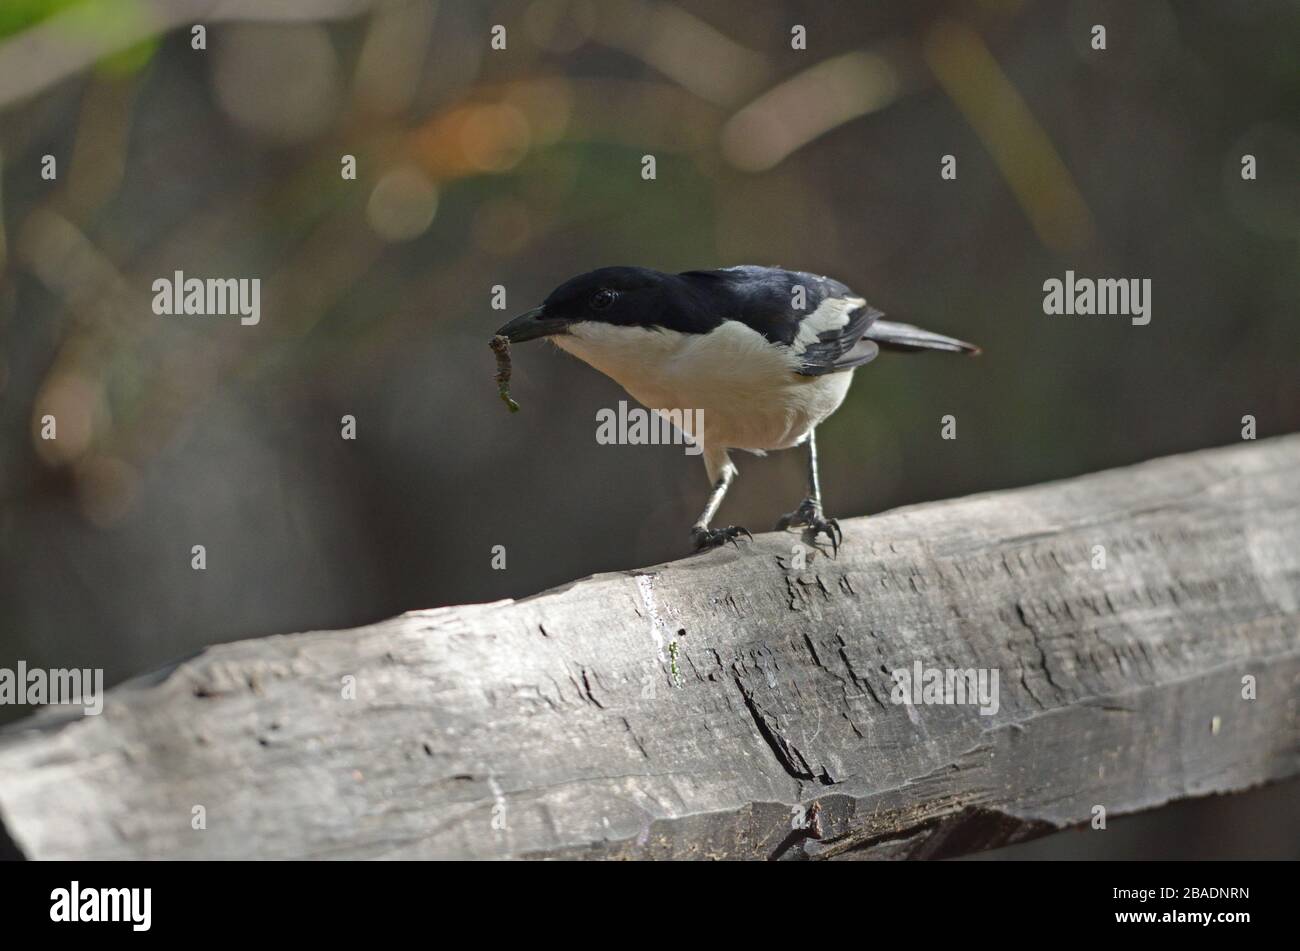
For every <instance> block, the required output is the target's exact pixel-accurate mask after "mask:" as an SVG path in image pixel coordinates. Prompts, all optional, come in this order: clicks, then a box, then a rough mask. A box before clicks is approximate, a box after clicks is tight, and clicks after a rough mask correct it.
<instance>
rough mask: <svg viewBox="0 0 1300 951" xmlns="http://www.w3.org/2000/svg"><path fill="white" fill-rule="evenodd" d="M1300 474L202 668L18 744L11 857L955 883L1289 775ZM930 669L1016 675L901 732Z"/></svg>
mask: <svg viewBox="0 0 1300 951" xmlns="http://www.w3.org/2000/svg"><path fill="white" fill-rule="evenodd" d="M1297 467H1300V436H1289V437H1284V438H1279V439H1274V440H1270V441H1266V442H1262V443H1256V444H1246V445H1242V446H1238V447H1233V448H1227V449H1218V450H1208V451H1204V452H1199V453H1193V454H1190V455H1185V456H1176V457H1171V458H1167V459H1160V460H1156V461H1153V462H1148V463H1145V464H1143V465H1139V466H1134V467H1131V468H1127V469H1120V470H1114V471H1111V472H1104V473H1099V474H1096V475H1090V476H1085V477H1083V478H1079V479H1073V480H1070V481H1064V482H1056V483H1051V484H1047V485H1041V486H1035V487H1030V488H1026V489H1020V490H1016V491H1010V492H999V493H990V494H986V495H980V496H974V497H971V498H967V499H960V500H956V501H950V502H939V503H934V504H928V505H919V506H913V507H910V508H906V509H902V510H899V511H897V512H893V513H890V514H886V515H883V516H878V517H874V518H871V519H869V520H855V521H853V522H851V523H846V524H845V534H846V545H845V546H844V547H843V548H842V549H841V550H840V552H839V557H838V558H836V559H824V558H822V557H820V556H816V555H814V556H812V557H814V558H815V560H814V561H811V562H810V564H809V567H807V568H796V567H793V566H791V565H790V564H789V561H790V554H791V542H792V538H791V537H790V536H787V535H783V534H774V535H766V536H761V537H759V538H758V539H756V540H755V541H754V543H753V544H752V545H750V546H747V547H746V548H744V549H743V550H740V551H719V552H714V553H712V554H709V555H706V556H703V557H699V558H692V559H689V560H686V561H682V562H678V563H675V564H668V565H660V566H657V567H655V568H652V569H646V570H643V571H633V572H618V573H610V574H605V575H598V576H595V577H592V578H588V579H585V580H582V581H578V582H575V583H574V584H571V585H568V586H566V587H563V588H559V589H556V590H553V591H551V592H548V593H546V594H543V595H540V596H537V597H533V598H528V599H525V600H523V601H518V602H513V601H506V602H499V603H496V604H483V605H470V606H462V607H451V608H443V609H439V610H435V611H421V612H413V613H409V614H406V615H403V616H401V617H399V618H395V619H393V620H390V621H386V622H383V623H380V624H375V625H372V626H370V627H367V628H364V629H361V630H356V631H336V632H327V633H313V634H297V635H291V636H288V637H272V638H266V639H263V640H254V641H245V642H242V643H236V644H230V645H226V646H223V647H217V648H212V649H209V650H208V651H206V652H204V653H203V654H201V655H200V656H198V657H196V658H193V659H191V660H188V661H185V662H184V663H182V664H180V665H178V666H177V667H175V668H174V669H171V670H169V671H166V672H162V673H160V674H158V675H155V676H152V677H148V678H143V679H141V680H140V681H138V682H136V683H134V684H129V685H126V686H124V687H121V688H119V689H117V690H115V691H112V692H111V693H110V694H109V696H108V698H107V702H106V705H105V708H104V712H103V714H102V715H101V716H97V717H84V718H82V717H77V718H75V719H69V718H68V717H67V716H66V715H60V714H59V713H58V712H56V711H46V713H45V714H44V715H38V716H37V717H35V718H33V719H32V720H29V721H27V722H25V723H23V724H19V725H18V727H17V728H15V729H14V730H13V731H11V732H10V733H9V734H8V735H7V737H6V739H5V741H4V742H3V743H0V826H2V828H0V851H3V849H4V847H5V846H4V843H5V842H8V843H10V844H11V845H10V847H11V848H12V849H14V850H16V851H18V852H19V853H20V854H22V855H25V856H27V857H31V858H46V859H50V858H86V857H89V858H145V857H148V858H202V857H223V858H227V857H241V858H253V857H256V858H305V857H325V856H330V857H397V858H414V857H453V856H454V857H565V856H569V857H574V856H577V857H654V858H658V857H672V858H686V857H719V858H779V857H807V858H831V857H837V856H846V855H847V856H851V857H901V856H924V857H937V856H944V855H953V854H961V853H967V852H972V851H976V850H979V849H984V848H990V847H993V846H997V845H1001V844H1004V843H1007V842H1011V841H1018V840H1021V839H1025V838H1029V837H1032V836H1036V835H1041V834H1043V833H1046V832H1050V831H1053V830H1056V829H1060V828H1064V827H1067V826H1071V825H1078V824H1083V823H1086V822H1088V821H1089V820H1093V819H1095V818H1096V816H1097V814H1098V813H1097V811H1096V810H1097V807H1098V806H1100V807H1102V808H1104V810H1105V813H1106V815H1107V817H1114V816H1117V815H1121V814H1124V813H1129V812H1134V811H1137V810H1140V809H1147V808H1151V807H1154V806H1158V805H1162V804H1164V803H1166V802H1169V801H1171V800H1175V799H1180V798H1186V797H1188V796H1200V795H1207V794H1211V793H1224V792H1233V791H1238V790H1243V789H1246V788H1248V787H1251V786H1253V785H1256V784H1258V783H1262V782H1266V781H1270V780H1277V779H1282V778H1284V777H1288V776H1293V775H1296V774H1297V773H1298V772H1300V748H1298V747H1297V746H1296V742H1295V738H1296V735H1297V730H1296V727H1297V723H1296V705H1295V686H1296V683H1297V679H1298V678H1300V641H1298V640H1297V630H1300V597H1298V596H1297V592H1298V591H1300V481H1297V480H1296V479H1295V475H1294V474H1295V471H1296V469H1297ZM1096 546H1104V548H1105V557H1106V559H1107V561H1106V562H1105V563H1104V565H1103V566H1102V567H1100V568H1099V567H1098V564H1097V561H1096V559H1097V557H1098V556H1097V553H1096ZM917 664H919V665H922V666H923V667H924V668H925V669H927V670H936V669H937V670H944V669H954V668H955V669H959V670H965V669H971V670H976V669H982V670H984V671H986V672H988V673H992V672H997V673H998V674H999V675H1000V679H999V683H1000V690H998V691H997V695H996V696H997V703H996V709H995V710H993V711H992V712H991V713H990V714H989V715H981V714H980V712H978V710H977V707H976V705H974V704H969V705H968V704H962V703H956V704H954V703H952V702H951V701H949V702H948V703H947V704H944V703H937V704H934V703H913V704H900V703H896V702H892V697H891V693H892V692H893V688H894V684H895V681H894V678H893V676H891V672H893V671H898V670H907V671H911V670H913V669H914V665H917ZM1247 680H1249V681H1250V682H1251V683H1252V684H1253V685H1254V690H1255V692H1254V693H1252V694H1251V695H1250V696H1249V697H1247V696H1246V695H1245V692H1244V688H1243V684H1245V683H1246V682H1247ZM195 804H202V805H203V806H204V808H205V810H206V816H207V823H208V825H207V826H206V827H205V830H203V831H195V830H194V829H192V827H191V824H190V821H191V817H192V815H193V810H194V808H195ZM792 816H793V817H794V818H795V819H796V822H795V823H794V824H793V825H792ZM800 818H802V820H803V821H802V822H799V821H797V820H799V819H800Z"/></svg>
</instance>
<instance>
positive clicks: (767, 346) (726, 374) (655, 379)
mask: <svg viewBox="0 0 1300 951" xmlns="http://www.w3.org/2000/svg"><path fill="white" fill-rule="evenodd" d="M814 316H815V314H814V315H809V321H811V320H812V318H813V317H814ZM839 316H840V315H838V314H837V315H834V317H835V318H839ZM827 317H828V318H831V315H829V314H828V315H827ZM844 319H847V317H845V318H844ZM821 329H826V328H824V327H823V328H821ZM550 339H551V340H552V341H553V342H554V343H555V344H556V345H557V346H559V347H561V348H563V349H564V350H566V351H568V352H569V353H572V354H573V355H574V356H576V357H578V358H579V359H581V360H583V361H584V362H586V363H588V364H590V365H591V366H593V367H595V368H596V369H597V370H599V371H600V372H602V373H604V374H605V375H606V376H608V377H610V378H611V379H613V380H614V381H615V382H617V383H619V384H620V385H622V387H623V388H624V389H625V390H627V391H628V393H630V394H631V395H632V396H633V397H634V398H635V399H636V400H637V401H639V402H640V403H642V404H644V405H645V406H647V407H649V408H650V409H661V410H670V409H679V410H696V409H699V410H703V420H704V433H703V442H704V444H705V445H706V446H711V447H714V448H717V449H748V450H753V451H762V450H766V449H786V448H788V447H790V446H794V445H796V444H798V443H799V442H802V441H803V439H804V438H805V437H806V436H807V434H808V432H809V431H810V430H811V429H812V428H813V427H814V426H816V425H817V424H818V423H820V422H821V421H822V420H823V419H825V418H826V417H827V416H829V415H830V414H831V413H833V412H835V410H836V409H837V408H839V405H840V403H842V402H843V401H844V396H845V394H846V393H847V392H848V388H849V383H850V382H851V378H852V375H853V374H852V372H851V371H849V372H841V373H827V374H825V375H822V376H801V375H800V374H798V373H796V372H795V370H796V368H797V367H798V366H799V365H800V360H799V358H798V356H797V352H796V351H795V350H794V349H792V348H790V347H785V346H782V345H779V344H776V345H774V344H772V343H771V342H769V341H768V340H767V339H766V338H765V337H764V336H763V335H762V334H760V333H758V332H757V331H755V330H752V329H751V328H749V327H747V326H746V325H745V324H742V323H739V322H737V321H734V320H729V321H725V322H724V323H723V324H722V325H721V326H719V327H718V328H717V329H715V330H713V331H712V332H710V333H707V334H684V333H678V332H677V331H673V330H648V329H646V328H644V327H619V326H613V325H610V324H602V323H595V322H582V323H577V324H574V325H573V326H572V327H570V329H569V333H567V334H560V335H557V336H554V337H551V338H550ZM796 345H798V341H796ZM692 435H698V434H692Z"/></svg>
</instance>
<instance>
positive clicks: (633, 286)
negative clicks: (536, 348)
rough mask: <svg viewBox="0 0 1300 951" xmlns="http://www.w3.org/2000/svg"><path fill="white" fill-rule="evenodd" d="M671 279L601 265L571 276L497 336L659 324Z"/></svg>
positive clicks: (529, 337) (513, 338)
mask: <svg viewBox="0 0 1300 951" xmlns="http://www.w3.org/2000/svg"><path fill="white" fill-rule="evenodd" d="M672 281H673V278H672V276H671V275H668V274H663V273H660V272H659V271H652V270H650V269H648V268H643V267H602V268H599V269H597V270H595V271H588V272H587V273H586V274H580V275H578V276H577V277H574V278H570V279H569V280H567V281H565V282H564V283H563V284H561V285H560V286H559V287H557V288H556V289H555V290H553V291H551V293H550V295H549V296H548V297H547V298H546V300H545V301H544V302H543V303H542V306H541V307H537V308H534V309H533V310H530V311H528V312H527V313H526V314H520V315H519V316H518V317H516V318H515V319H514V320H512V321H510V323H508V324H506V325H505V326H504V327H502V328H501V329H500V330H498V331H497V333H498V334H500V335H501V336H504V337H508V338H510V342H511V343H522V342H523V341H525V340H535V339H536V338H538V337H548V336H551V335H552V334H560V333H566V332H567V331H568V329H569V327H571V326H572V325H573V324H576V323H580V322H582V321H593V322H598V323H605V324H616V325H620V326H645V327H651V326H656V325H661V324H662V323H663V316H664V312H665V309H666V308H669V307H670V306H671V300H672V297H673V293H672V292H673V290H674V288H673V285H672Z"/></svg>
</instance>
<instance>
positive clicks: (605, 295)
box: [591, 287, 618, 310]
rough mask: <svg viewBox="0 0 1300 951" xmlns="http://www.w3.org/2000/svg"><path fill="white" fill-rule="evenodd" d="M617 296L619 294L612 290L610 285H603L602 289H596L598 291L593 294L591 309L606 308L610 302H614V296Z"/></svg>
mask: <svg viewBox="0 0 1300 951" xmlns="http://www.w3.org/2000/svg"><path fill="white" fill-rule="evenodd" d="M617 296H618V294H616V293H615V292H614V291H611V290H610V289H609V288H608V287H602V288H601V289H600V290H598V291H596V293H594V294H592V295H591V309H592V310H604V309H605V308H606V307H608V306H609V305H610V304H612V303H614V298H615V297H617Z"/></svg>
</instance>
